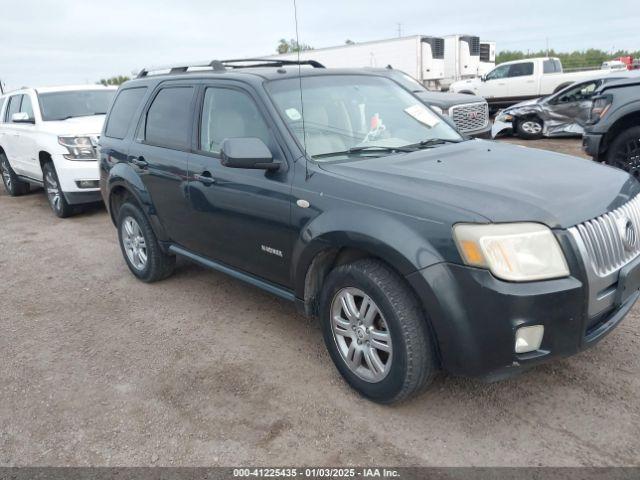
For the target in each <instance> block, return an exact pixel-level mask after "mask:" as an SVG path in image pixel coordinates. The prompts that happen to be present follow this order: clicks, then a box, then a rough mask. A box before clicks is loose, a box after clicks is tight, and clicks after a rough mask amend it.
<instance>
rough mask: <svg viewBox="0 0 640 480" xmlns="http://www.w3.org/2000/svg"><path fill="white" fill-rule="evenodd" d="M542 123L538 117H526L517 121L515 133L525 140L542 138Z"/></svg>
mask: <svg viewBox="0 0 640 480" xmlns="http://www.w3.org/2000/svg"><path fill="white" fill-rule="evenodd" d="M543 128H544V123H543V122H542V120H540V119H539V118H538V117H527V118H522V119H520V120H518V124H517V125H516V131H517V132H518V136H519V137H521V138H524V139H526V140H537V139H538V138H542V130H543Z"/></svg>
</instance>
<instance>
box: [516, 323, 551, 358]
mask: <svg viewBox="0 0 640 480" xmlns="http://www.w3.org/2000/svg"><path fill="white" fill-rule="evenodd" d="M543 335H544V325H533V326H531V327H521V328H519V329H518V330H516V353H527V352H535V351H536V350H539V349H540V345H542V336H543Z"/></svg>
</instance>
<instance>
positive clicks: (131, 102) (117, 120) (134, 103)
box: [104, 87, 147, 139]
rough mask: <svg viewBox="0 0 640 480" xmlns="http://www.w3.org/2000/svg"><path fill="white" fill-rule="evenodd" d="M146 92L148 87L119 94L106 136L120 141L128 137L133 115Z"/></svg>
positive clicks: (112, 109)
mask: <svg viewBox="0 0 640 480" xmlns="http://www.w3.org/2000/svg"><path fill="white" fill-rule="evenodd" d="M146 91H147V88H146V87H143V88H128V89H126V90H122V91H121V92H120V93H119V94H118V96H117V97H116V100H115V102H114V103H113V107H111V113H109V121H108V123H107V128H106V130H105V132H104V134H105V136H107V137H112V138H119V139H123V138H124V137H126V136H127V132H128V131H129V126H130V125H131V122H132V121H133V115H134V114H135V113H136V110H137V109H138V107H139V106H140V102H142V97H144V94H145V92H146Z"/></svg>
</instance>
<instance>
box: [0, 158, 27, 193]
mask: <svg viewBox="0 0 640 480" xmlns="http://www.w3.org/2000/svg"><path fill="white" fill-rule="evenodd" d="M0 173H2V183H3V184H4V189H5V190H6V191H7V193H8V194H9V195H11V196H12V197H17V196H19V195H24V194H25V193H27V192H29V188H30V187H29V184H28V183H27V182H23V181H22V180H20V179H19V178H18V176H17V175H16V173H15V172H14V171H13V168H11V165H10V164H9V160H8V159H7V156H6V155H5V154H4V153H0Z"/></svg>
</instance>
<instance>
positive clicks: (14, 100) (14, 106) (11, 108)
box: [5, 95, 24, 122]
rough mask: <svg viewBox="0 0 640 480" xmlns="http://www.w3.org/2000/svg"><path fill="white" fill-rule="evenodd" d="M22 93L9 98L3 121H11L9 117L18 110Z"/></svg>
mask: <svg viewBox="0 0 640 480" xmlns="http://www.w3.org/2000/svg"><path fill="white" fill-rule="evenodd" d="M23 96H24V95H14V96H12V97H10V98H9V105H8V106H7V115H6V116H5V121H7V122H11V121H12V120H11V117H12V116H13V114H14V113H18V112H19V111H20V102H21V100H22V97H23Z"/></svg>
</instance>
